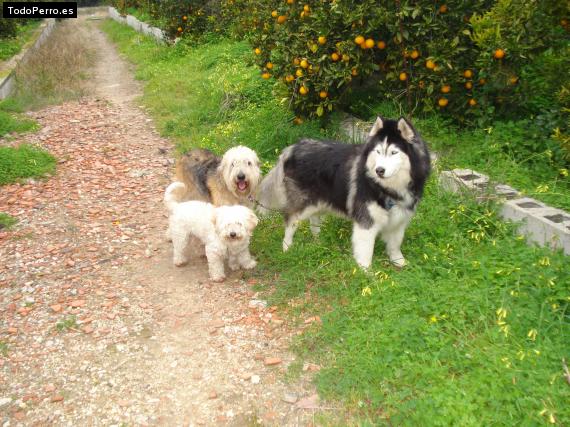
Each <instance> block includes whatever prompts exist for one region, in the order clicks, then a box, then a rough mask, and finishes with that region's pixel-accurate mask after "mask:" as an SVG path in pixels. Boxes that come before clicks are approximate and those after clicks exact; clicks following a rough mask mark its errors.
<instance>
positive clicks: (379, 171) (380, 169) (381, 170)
mask: <svg viewBox="0 0 570 427" xmlns="http://www.w3.org/2000/svg"><path fill="white" fill-rule="evenodd" d="M385 173H386V169H385V168H383V167H382V166H378V167H377V168H376V175H378V176H379V177H380V178H382V177H383V176H384V174H385Z"/></svg>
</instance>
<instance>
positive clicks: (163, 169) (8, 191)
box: [0, 12, 318, 426]
mask: <svg viewBox="0 0 570 427" xmlns="http://www.w3.org/2000/svg"><path fill="white" fill-rule="evenodd" d="M99 13H101V12H99ZM73 25H77V26H78V28H79V27H81V28H82V30H81V31H86V32H87V33H88V36H89V40H90V43H91V44H92V47H93V49H95V50H96V52H97V64H96V66H95V67H94V68H93V70H92V86H93V87H92V95H91V96H90V97H88V98H85V99H82V100H81V101H79V102H71V103H66V104H64V105H58V106H52V107H48V108H46V109H44V110H42V111H39V112H35V113H32V114H31V115H32V116H33V117H34V118H35V119H37V120H38V122H39V123H40V124H41V130H40V131H39V132H38V133H36V134H30V135H25V136H22V137H19V138H18V140H17V141H16V143H19V142H26V143H33V144H38V145H40V146H42V147H44V148H46V149H48V150H49V151H50V152H52V153H53V154H54V155H55V156H56V157H57V159H58V161H59V164H58V172H57V175H56V176H54V177H52V178H50V179H47V180H45V181H29V182H27V183H23V184H14V185H8V186H4V187H2V188H1V189H0V211H4V212H7V213H9V214H11V215H13V216H15V217H17V218H18V220H19V224H18V225H17V226H16V227H15V228H14V229H12V230H9V231H5V230H4V231H3V230H0V260H1V261H0V345H1V347H0V423H1V424H2V425H3V426H17V425H70V426H78V425H255V423H256V422H260V423H261V424H263V425H308V424H309V425H310V424H311V423H312V420H313V416H314V413H313V412H314V408H315V407H316V406H318V403H317V401H316V400H315V395H314V389H313V388H312V387H311V386H310V381H309V380H310V377H311V375H312V371H314V370H316V369H318V367H316V366H314V365H308V366H305V367H304V369H305V371H306V372H305V373H304V374H303V375H302V376H301V380H299V381H297V382H294V383H290V384H286V383H285V382H284V375H283V373H284V372H285V371H286V369H287V365H288V364H290V363H291V362H292V361H293V359H294V357H293V356H292V355H291V354H290V353H289V352H288V350H287V349H288V345H289V342H290V338H291V336H292V335H294V334H297V333H298V332H299V331H297V330H295V329H293V328H291V327H289V326H288V325H287V323H286V322H284V321H283V320H282V319H281V318H280V315H279V313H278V311H276V310H275V308H274V307H266V306H265V304H264V302H263V301H259V300H258V299H257V295H256V294H255V292H254V291H253V290H252V285H254V284H255V283H254V281H253V280H245V279H244V278H243V277H242V276H240V275H239V274H235V275H232V276H231V277H230V278H229V279H228V280H227V281H226V282H225V283H222V284H213V283H210V282H209V281H208V278H207V271H206V268H205V265H204V261H203V260H200V259H198V260H196V263H194V265H190V266H187V267H183V268H175V267H174V266H173V265H172V261H171V248H170V247H169V245H168V244H167V243H166V242H165V241H164V240H163V234H164V229H165V226H166V216H165V212H164V209H163V206H162V194H163V189H164V188H165V186H166V185H167V184H168V183H169V182H170V179H171V176H172V164H173V160H172V147H171V145H170V144H169V142H168V141H167V140H165V139H163V138H161V137H160V136H159V135H158V134H157V132H156V130H155V128H154V125H153V123H152V120H151V119H150V118H148V116H147V115H146V114H145V112H144V111H143V109H141V108H140V107H138V106H137V105H136V97H137V96H139V95H140V90H141V89H140V85H139V84H137V83H136V82H135V81H134V80H133V79H132V73H131V72H130V70H129V67H128V65H127V64H126V63H125V62H124V61H123V60H122V59H121V58H120V57H119V56H118V55H117V53H116V51H115V50H114V47H113V46H112V45H110V44H109V42H108V41H107V40H106V38H105V36H104V35H103V33H102V32H101V31H100V30H99V29H98V28H97V21H93V20H87V19H86V17H85V16H83V17H81V18H80V19H78V20H77V21H76V22H75V23H74V24H73Z"/></svg>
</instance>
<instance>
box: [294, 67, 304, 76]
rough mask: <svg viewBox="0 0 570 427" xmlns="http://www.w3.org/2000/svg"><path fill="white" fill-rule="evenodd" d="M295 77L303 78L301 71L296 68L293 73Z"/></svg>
mask: <svg viewBox="0 0 570 427" xmlns="http://www.w3.org/2000/svg"><path fill="white" fill-rule="evenodd" d="M295 75H296V76H297V77H303V70H301V69H300V68H297V71H295Z"/></svg>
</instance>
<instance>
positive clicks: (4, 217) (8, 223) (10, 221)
mask: <svg viewBox="0 0 570 427" xmlns="http://www.w3.org/2000/svg"><path fill="white" fill-rule="evenodd" d="M17 222H18V220H17V219H16V218H14V217H13V216H10V215H8V214H6V213H4V212H0V230H1V229H3V228H10V227H12V226H13V225H14V224H16V223H17Z"/></svg>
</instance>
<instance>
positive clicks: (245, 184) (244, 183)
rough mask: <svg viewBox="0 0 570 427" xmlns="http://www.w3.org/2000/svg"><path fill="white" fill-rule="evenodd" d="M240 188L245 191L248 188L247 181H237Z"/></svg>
mask: <svg viewBox="0 0 570 427" xmlns="http://www.w3.org/2000/svg"><path fill="white" fill-rule="evenodd" d="M237 185H238V188H239V189H240V191H243V190H245V189H246V188H247V183H246V182H245V181H239V182H238V183H237Z"/></svg>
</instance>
